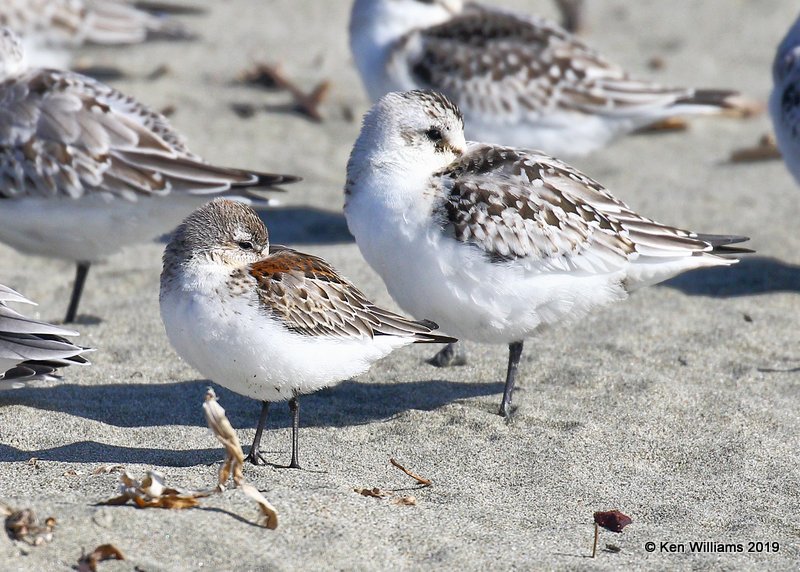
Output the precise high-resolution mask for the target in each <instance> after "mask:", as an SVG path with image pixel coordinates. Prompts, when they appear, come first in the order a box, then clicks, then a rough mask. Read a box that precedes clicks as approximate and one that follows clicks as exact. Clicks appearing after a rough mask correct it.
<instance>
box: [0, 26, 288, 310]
mask: <svg viewBox="0 0 800 572" xmlns="http://www.w3.org/2000/svg"><path fill="white" fill-rule="evenodd" d="M297 180H299V178H298V177H294V176H291V175H275V174H269V173H259V172H254V171H244V170H240V169H230V168H226V167H217V166H214V165H210V164H208V163H207V162H205V160H203V159H202V158H201V157H199V156H198V155H195V154H194V153H192V152H191V151H190V150H189V148H188V147H187V145H186V141H185V139H184V137H183V136H182V135H181V134H180V133H179V132H177V131H176V130H175V129H174V128H173V127H172V126H171V125H170V124H169V121H168V120H167V119H166V117H164V116H163V115H161V114H160V113H157V112H156V111H153V110H152V109H150V108H149V107H147V106H145V105H143V104H142V103H139V102H138V101H136V100H135V99H133V98H132V97H129V96H127V95H125V94H123V93H120V92H119V91H117V90H115V89H114V88H112V87H109V86H107V85H105V84H103V83H100V82H98V81H95V80H93V79H91V78H89V77H86V76H84V75H81V74H77V73H74V72H68V71H57V70H46V69H37V68H28V67H27V65H26V64H25V60H24V54H23V51H22V46H21V44H20V41H19V38H18V37H17V36H16V35H15V34H14V33H13V32H11V31H10V30H8V29H6V28H4V29H2V30H0V241H2V242H5V243H6V244H8V245H10V246H12V247H14V248H16V249H17V250H19V251H21V252H24V253H27V254H35V255H39V256H48V257H53V258H61V259H66V260H71V261H74V262H76V264H77V273H76V279H75V285H74V288H73V292H72V297H71V301H70V304H69V309H68V310H67V316H66V318H65V320H66V321H67V322H72V321H73V320H74V319H75V316H76V312H77V309H78V302H79V300H80V297H81V292H82V289H83V284H84V281H85V280H86V275H87V273H88V271H89V267H90V265H91V264H92V263H93V262H97V261H100V260H103V259H105V258H106V257H108V256H109V255H111V254H114V253H116V252H118V251H119V250H121V249H122V248H123V247H124V246H127V245H130V244H133V243H136V242H144V241H148V240H152V239H155V238H157V237H159V236H161V235H163V234H164V233H166V232H169V231H170V230H172V229H173V228H174V227H175V226H177V225H178V223H180V222H181V220H183V218H184V217H186V216H187V215H188V214H189V213H191V212H192V211H193V210H194V209H195V208H197V207H198V206H200V205H202V204H203V203H205V202H207V201H208V200H209V199H210V198H213V197H214V196H219V195H225V196H236V197H239V198H240V199H241V200H244V201H251V202H253V201H254V204H257V205H261V206H263V205H266V204H268V201H266V200H264V198H263V197H261V196H259V195H257V194H255V193H254V192H253V189H257V188H269V189H272V190H276V189H275V188H274V186H275V185H279V184H282V183H291V182H294V181H297Z"/></svg>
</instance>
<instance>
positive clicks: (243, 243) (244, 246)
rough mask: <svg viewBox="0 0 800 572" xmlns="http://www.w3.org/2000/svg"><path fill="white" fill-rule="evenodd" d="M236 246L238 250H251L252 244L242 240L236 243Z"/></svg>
mask: <svg viewBox="0 0 800 572" xmlns="http://www.w3.org/2000/svg"><path fill="white" fill-rule="evenodd" d="M236 244H238V245H239V248H241V249H242V250H253V243H252V242H250V241H249V240H242V241H240V242H237V243H236Z"/></svg>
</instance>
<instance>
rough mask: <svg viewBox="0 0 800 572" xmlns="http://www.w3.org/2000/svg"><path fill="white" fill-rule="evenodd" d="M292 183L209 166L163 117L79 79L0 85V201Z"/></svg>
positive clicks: (26, 79) (57, 76)
mask: <svg viewBox="0 0 800 572" xmlns="http://www.w3.org/2000/svg"><path fill="white" fill-rule="evenodd" d="M294 180H297V178H296V177H291V176H284V175H273V174H266V173H255V172H249V171H242V170H238V169H228V168H224V167H215V166H213V165H209V164H207V163H205V162H203V160H202V159H200V158H199V157H198V156H196V155H194V154H193V153H191V152H190V151H189V150H188V149H187V147H186V143H185V140H184V138H183V137H182V136H181V135H180V134H179V133H178V132H177V131H175V130H174V129H173V128H172V126H171V125H170V124H169V122H168V121H167V119H166V118H165V117H164V116H163V115H161V114H159V113H156V112H155V111H153V110H151V109H149V108H147V107H146V106H144V105H142V104H141V103H139V102H137V101H136V100H134V99H133V98H131V97H128V96H126V95H124V94H122V93H120V92H119V91H117V90H115V89H113V88H111V87H109V86H106V85H104V84H101V83H99V82H97V81H94V80H92V79H91V78H88V77H86V76H82V75H80V74H76V73H71V72H60V71H54V70H33V71H31V72H28V73H26V74H23V75H22V76H20V77H17V78H14V79H9V80H6V81H5V82H3V83H0V198H16V197H20V196H29V197H53V196H67V197H72V198H78V197H81V196H84V195H86V194H92V193H102V194H103V195H105V196H107V197H109V198H112V197H122V198H125V199H129V200H136V198H137V196H140V195H162V194H167V193H170V192H188V193H193V194H205V193H226V192H228V191H232V192H238V191H236V189H239V188H242V187H269V186H271V185H275V184H280V183H286V182H292V181H294Z"/></svg>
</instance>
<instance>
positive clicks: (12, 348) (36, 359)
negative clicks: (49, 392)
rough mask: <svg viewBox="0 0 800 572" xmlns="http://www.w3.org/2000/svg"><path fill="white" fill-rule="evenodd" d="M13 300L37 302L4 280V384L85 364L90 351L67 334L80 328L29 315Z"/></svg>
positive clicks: (0, 322) (0, 368)
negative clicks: (73, 328)
mask: <svg viewBox="0 0 800 572" xmlns="http://www.w3.org/2000/svg"><path fill="white" fill-rule="evenodd" d="M9 303H12V304H13V303H19V304H33V302H31V301H30V300H28V299H27V298H25V297H24V296H23V295H22V294H20V293H19V292H16V291H14V290H12V289H11V288H9V287H7V286H3V285H2V284H0V387H2V386H5V385H6V384H7V383H11V384H12V385H15V384H17V383H21V382H24V381H29V380H31V379H35V378H41V377H47V376H49V375H50V374H51V373H53V372H54V371H55V370H56V369H57V368H60V367H66V366H68V365H84V364H88V363H89V362H88V361H87V360H86V358H84V357H83V356H82V355H81V354H83V353H85V352H87V351H90V350H89V348H82V347H80V346H76V345H75V344H73V343H72V342H70V341H69V340H68V339H67V338H66V337H65V336H77V335H78V332H74V331H72V330H67V329H65V328H60V327H58V326H54V325H52V324H48V323H46V322H40V321H38V320H33V319H31V318H27V317H25V316H23V315H22V314H20V313H19V312H17V311H15V310H13V309H12V308H10V307H9V306H8V304H9Z"/></svg>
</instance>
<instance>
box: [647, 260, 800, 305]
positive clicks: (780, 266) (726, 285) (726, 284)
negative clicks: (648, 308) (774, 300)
mask: <svg viewBox="0 0 800 572" xmlns="http://www.w3.org/2000/svg"><path fill="white" fill-rule="evenodd" d="M662 286H663V287H666V288H675V289H676V290H680V291H681V292H683V293H684V294H688V295H690V296H713V297H715V298H731V297H734V296H751V295H756V294H769V293H771V292H800V266H793V265H791V264H787V263H785V262H783V261H781V260H778V259H777V258H765V257H761V256H746V257H744V258H742V260H741V261H740V262H739V263H738V264H734V265H733V266H727V267H720V268H710V269H706V270H697V271H694V272H687V273H686V274H682V275H680V276H677V277H675V278H673V279H672V280H668V281H667V282H664V283H663V284H662Z"/></svg>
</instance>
